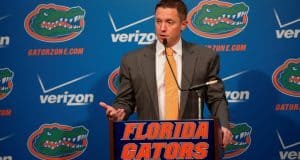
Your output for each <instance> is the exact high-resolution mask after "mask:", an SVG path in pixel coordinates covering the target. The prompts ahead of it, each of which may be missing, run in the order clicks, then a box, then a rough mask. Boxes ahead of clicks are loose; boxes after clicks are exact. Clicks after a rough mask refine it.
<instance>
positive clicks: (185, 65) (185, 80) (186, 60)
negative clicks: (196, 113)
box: [179, 41, 196, 119]
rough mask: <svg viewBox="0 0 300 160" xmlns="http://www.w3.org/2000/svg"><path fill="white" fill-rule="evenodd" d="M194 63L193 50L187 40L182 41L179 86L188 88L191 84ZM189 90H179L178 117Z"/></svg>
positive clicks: (182, 109)
mask: <svg viewBox="0 0 300 160" xmlns="http://www.w3.org/2000/svg"><path fill="white" fill-rule="evenodd" d="M195 65H196V58H195V56H194V55H193V51H192V50H191V49H190V47H189V46H188V44H187V42H185V41H182V78H181V88H183V89H188V88H189V87H190V86H191V83H192V80H193V75H194V73H193V72H194V68H195ZM188 94H189V92H181V96H180V111H179V119H182V116H183V113H184V110H185V107H186V103H187V99H188Z"/></svg>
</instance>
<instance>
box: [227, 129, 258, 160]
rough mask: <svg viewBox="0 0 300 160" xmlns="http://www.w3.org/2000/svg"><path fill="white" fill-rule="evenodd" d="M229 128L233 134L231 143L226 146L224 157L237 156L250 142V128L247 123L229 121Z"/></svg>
mask: <svg viewBox="0 0 300 160" xmlns="http://www.w3.org/2000/svg"><path fill="white" fill-rule="evenodd" d="M230 130H231V132H232V134H233V140H232V142H231V144H229V145H228V146H226V148H225V155H224V158H226V159H228V158H232V157H237V156H239V155H240V154H242V153H244V152H245V151H246V150H247V149H248V147H249V146H250V143H251V137H250V136H251V131H252V128H251V127H250V126H249V125H248V124H247V123H240V124H233V123H230Z"/></svg>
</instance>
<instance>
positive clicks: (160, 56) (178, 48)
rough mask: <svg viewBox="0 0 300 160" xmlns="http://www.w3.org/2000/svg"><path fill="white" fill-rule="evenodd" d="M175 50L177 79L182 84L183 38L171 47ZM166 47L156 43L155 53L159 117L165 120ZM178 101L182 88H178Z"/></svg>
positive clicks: (158, 42)
mask: <svg viewBox="0 0 300 160" xmlns="http://www.w3.org/2000/svg"><path fill="white" fill-rule="evenodd" d="M171 48H172V49H173V51H174V54H173V56H174V59H175V61H176V66H177V81H178V84H179V86H181V76H182V75H181V71H182V40H181V39H180V40H179V41H178V42H177V43H176V44H175V45H174V46H172V47H171ZM164 52H165V47H164V45H163V44H162V43H161V42H160V41H157V43H156V53H155V62H156V63H155V71H156V72H155V73H156V84H157V95H158V107H159V119H160V120H165V82H164V79H165V62H166V56H165V53H164ZM178 100H179V101H178V103H179V104H180V90H179V89H178Z"/></svg>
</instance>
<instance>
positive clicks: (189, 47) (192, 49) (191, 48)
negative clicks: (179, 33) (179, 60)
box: [182, 41, 218, 57]
mask: <svg viewBox="0 0 300 160" xmlns="http://www.w3.org/2000/svg"><path fill="white" fill-rule="evenodd" d="M182 48H183V50H184V51H187V52H189V53H192V54H194V55H197V56H205V57H218V53H217V52H215V51H213V50H212V49H210V48H208V47H205V46H203V45H198V44H194V43H190V42H186V41H183V43H182Z"/></svg>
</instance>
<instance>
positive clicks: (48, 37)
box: [24, 4, 85, 42]
mask: <svg viewBox="0 0 300 160" xmlns="http://www.w3.org/2000/svg"><path fill="white" fill-rule="evenodd" d="M84 16H85V10H83V9H82V8H81V7H78V6H77V7H72V8H69V7H66V6H59V5H55V4H40V5H38V6H37V7H36V8H35V10H33V11H32V12H30V13H29V14H28V15H27V17H26V19H25V22H24V27H25V30H26V32H27V33H28V34H29V35H30V36H31V37H33V38H35V39H37V40H40V41H44V42H64V41H68V40H70V39H73V38H75V37H76V36H78V35H79V34H80V33H81V32H82V31H83V28H84V25H85V23H84Z"/></svg>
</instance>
